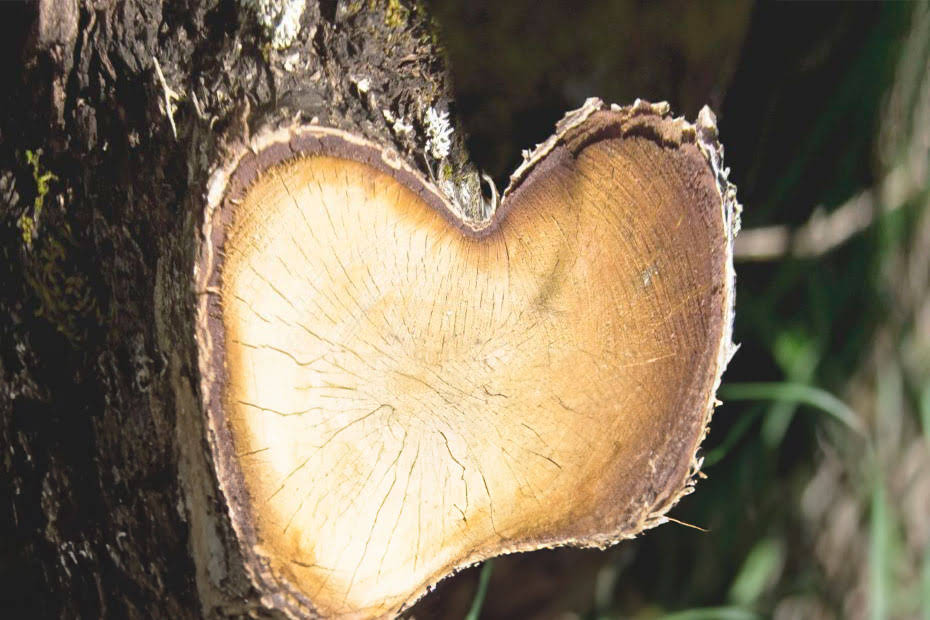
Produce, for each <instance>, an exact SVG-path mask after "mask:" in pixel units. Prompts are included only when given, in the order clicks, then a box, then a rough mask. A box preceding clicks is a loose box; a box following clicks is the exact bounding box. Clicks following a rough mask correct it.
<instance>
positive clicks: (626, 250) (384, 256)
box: [221, 139, 723, 617]
mask: <svg viewBox="0 0 930 620" xmlns="http://www.w3.org/2000/svg"><path fill="white" fill-rule="evenodd" d="M662 155H663V153H662V149H661V148H660V147H659V146H657V145H656V144H655V143H654V142H652V141H649V140H635V139H628V140H624V141H619V140H618V141H604V142H602V143H599V144H597V145H595V146H593V147H590V148H587V149H586V150H585V151H583V153H582V154H581V156H580V158H579V160H578V161H577V162H576V164H575V165H573V166H571V167H570V166H561V167H557V168H555V169H554V170H553V171H552V173H551V174H549V176H548V177H547V178H545V179H543V180H541V181H540V182H538V183H534V184H532V185H531V186H529V187H527V189H526V191H525V192H524V194H523V195H522V196H521V197H520V198H519V200H518V201H517V202H516V203H515V206H514V208H513V209H512V211H511V212H510V213H509V214H508V215H507V216H506V217H505V218H504V219H503V221H502V223H501V225H500V227H499V229H497V230H495V231H494V232H492V233H491V234H490V235H488V236H486V237H484V238H480V239H476V238H473V237H469V236H466V235H464V234H463V233H462V232H460V230H459V229H457V228H456V227H454V226H453V225H451V224H450V223H449V222H447V221H446V220H445V219H444V218H443V217H442V216H441V215H439V214H438V213H437V212H435V211H434V210H433V209H431V208H430V207H428V206H427V205H426V204H425V203H424V202H423V201H421V200H420V199H418V198H417V197H416V196H415V195H414V194H413V193H412V192H411V191H410V190H408V189H407V188H405V187H404V186H402V185H401V184H399V183H398V182H397V181H396V180H395V179H393V178H392V177H390V176H389V175H387V174H385V173H383V172H380V171H378V170H375V169H373V168H371V167H369V166H366V165H364V164H360V163H355V162H351V161H347V160H342V159H334V158H326V157H312V158H303V159H299V160H297V161H294V162H290V163H287V164H284V165H281V166H278V167H276V168H274V169H272V170H270V171H266V172H265V173H264V174H263V175H262V176H261V178H260V179H259V180H258V181H257V182H256V183H255V185H254V186H253V187H252V188H251V189H250V190H249V191H248V192H247V194H246V196H245V199H244V201H243V203H242V204H241V205H240V206H239V207H237V208H236V216H235V219H234V222H233V224H232V225H231V226H230V227H229V229H228V231H227V241H226V244H225V259H224V260H225V263H224V267H223V272H222V287H221V296H222V304H223V325H224V328H225V336H226V363H227V371H228V378H227V385H226V394H225V398H226V409H227V412H228V418H229V422H230V426H231V430H232V434H233V438H234V443H235V449H236V451H237V454H238V455H239V459H240V462H241V467H242V473H243V478H244V481H245V486H246V489H247V491H248V493H249V494H250V505H251V510H252V515H251V517H252V520H253V522H254V525H255V529H256V536H257V539H258V549H257V551H258V552H259V553H260V554H261V555H262V556H264V557H266V558H267V559H268V561H269V562H270V566H271V569H272V571H273V572H274V574H276V575H277V576H278V577H279V578H280V579H283V580H286V581H288V582H289V583H291V584H293V585H294V586H295V587H297V588H298V589H299V590H300V591H302V592H304V593H305V594H306V595H307V596H308V597H309V598H310V600H312V601H313V604H314V605H315V606H316V607H317V609H318V610H319V611H320V612H322V613H324V614H330V615H343V616H346V617H349V616H352V617H354V616H377V615H381V614H385V613H390V612H392V611H394V610H396V609H398V608H399V607H401V606H402V605H403V604H404V603H406V602H407V601H409V600H410V599H411V597H412V596H414V595H415V594H418V593H419V592H420V591H421V590H422V589H423V588H424V587H425V586H426V585H427V584H430V583H433V582H435V581H436V580H438V579H439V578H441V577H442V576H444V575H446V574H448V573H449V572H450V571H451V570H452V569H453V568H454V567H456V566H461V565H462V564H464V563H466V562H473V561H478V560H480V559H483V558H485V557H488V556H491V555H496V554H498V553H500V552H505V551H510V550H517V549H526V548H532V547H535V546H541V545H546V544H557V543H564V542H570V541H572V540H580V541H582V542H588V543H592V542H598V541H601V542H606V541H607V540H608V539H609V538H610V536H611V535H614V534H620V533H622V532H625V531H631V529H632V528H633V526H634V525H635V524H634V523H627V522H626V520H630V519H635V518H641V516H640V517H637V515H639V512H638V511H639V510H640V508H642V509H643V510H645V509H646V508H648V505H649V503H650V502H656V501H657V498H658V497H659V496H661V495H662V493H668V492H669V491H668V489H667V488H666V487H667V486H668V485H669V484H672V482H674V484H675V485H679V484H680V482H681V479H683V476H684V475H685V474H686V470H684V469H682V468H683V467H686V466H687V460H688V459H690V455H687V458H686V459H683V458H682V456H681V453H682V452H683V451H684V450H691V451H692V452H693V450H694V447H695V445H696V441H697V440H698V439H699V437H698V435H699V434H700V431H701V428H702V425H703V420H704V415H705V414H704V411H703V408H704V406H705V405H704V403H703V402H702V403H700V404H698V405H695V402H696V401H697V400H698V399H700V398H703V399H705V401H706V399H707V397H708V392H709V390H710V389H712V383H713V379H714V377H713V376H712V375H713V374H714V369H715V363H716V355H717V352H718V342H717V341H715V340H714V333H712V332H714V330H715V329H716V331H717V334H716V339H717V340H719V337H720V336H719V328H716V327H713V326H711V327H710V328H707V325H708V323H709V322H713V321H716V320H717V319H718V318H720V317H722V312H723V310H722V309H721V308H720V307H719V306H720V302H719V299H717V298H716V297H715V295H717V294H718V293H719V289H720V282H719V278H718V281H717V282H715V281H714V280H713V279H712V277H710V276H712V275H713V273H712V272H715V271H716V270H719V269H721V268H722V264H723V258H722V256H723V254H722V249H721V248H720V247H719V241H718V246H714V243H712V241H717V238H718V237H719V238H722V232H721V231H722V230H723V227H722V224H721V222H720V221H719V217H718V218H717V221H710V220H708V221H701V220H702V219H704V220H706V219H707V218H708V215H707V212H706V211H698V210H692V211H689V209H692V206H691V205H689V204H686V199H687V197H688V196H689V192H691V191H692V188H690V187H689V186H688V185H687V183H688V182H689V181H688V179H685V178H682V176H681V175H676V174H675V173H674V171H672V172H671V173H669V174H664V175H663V174H656V172H655V170H656V168H655V165H654V160H655V159H656V158H659V157H661V156H662ZM718 215H719V214H718ZM711 219H713V218H711ZM708 274H710V275H708ZM715 291H716V292H715ZM715 304H716V305H715ZM708 313H710V314H711V315H712V317H713V321H712V320H711V319H709V318H708ZM717 315H720V317H718V316H717ZM696 326H697V328H696ZM692 401H694V402H692ZM684 410H687V411H684ZM698 410H700V411H698ZM684 414H686V416H687V419H682V418H683V416H684ZM687 433H690V435H687ZM673 456H674V458H673ZM650 476H651V477H650ZM673 478H674V480H673V481H672V479H673ZM670 481H671V482H670ZM630 494H632V496H629V497H627V495H630ZM622 501H626V502H629V503H631V504H632V505H633V508H632V509H631V508H629V507H626V506H621V505H620V504H621V502H622ZM640 512H641V511H640ZM599 533H600V534H601V535H602V537H601V538H597V535H598V534H599Z"/></svg>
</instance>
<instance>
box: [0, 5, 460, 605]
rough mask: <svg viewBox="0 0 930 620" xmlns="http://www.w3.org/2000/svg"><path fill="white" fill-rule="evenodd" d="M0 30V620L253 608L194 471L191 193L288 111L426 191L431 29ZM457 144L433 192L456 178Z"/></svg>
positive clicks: (173, 13)
mask: <svg viewBox="0 0 930 620" xmlns="http://www.w3.org/2000/svg"><path fill="white" fill-rule="evenodd" d="M375 4H378V6H372V5H375ZM3 17H4V25H3V29H4V30H5V31H6V32H5V35H6V36H5V37H4V39H3V43H2V45H3V46H4V55H3V58H5V59H7V60H6V61H5V63H4V64H3V66H2V70H3V72H4V73H3V77H4V80H3V85H4V89H3V90H4V95H3V98H2V102H3V103H2V106H3V107H2V114H0V144H2V148H0V252H2V253H3V254H2V260H0V283H2V286H0V356H2V357H0V447H2V449H3V460H2V464H3V475H2V476H0V497H3V498H9V499H8V501H9V504H8V505H7V507H6V508H5V509H4V510H2V513H3V514H4V515H8V516H9V523H8V524H7V527H4V529H3V531H2V536H0V540H2V542H0V545H2V546H0V562H2V564H0V583H3V584H4V585H3V588H2V589H4V590H6V592H5V593H2V594H0V607H5V608H6V609H8V610H12V611H13V614H12V615H14V616H27V615H28V616H30V617H40V616H41V617H55V616H58V617H104V616H108V617H166V618H183V617H195V616H211V617H213V616H220V617H224V616H229V615H239V614H252V615H263V614H265V613H270V612H269V611H268V610H267V609H266V608H265V606H264V605H263V604H262V602H261V601H260V600H259V596H258V594H257V593H256V592H254V591H253V590H252V589H251V586H250V582H249V580H248V579H247V578H246V575H245V573H244V572H243V566H242V561H241V558H240V557H239V555H238V551H237V550H236V545H235V542H234V540H233V536H232V534H231V530H230V526H229V523H228V522H227V519H226V517H225V516H224V515H225V511H224V510H223V506H222V505H221V502H222V499H221V498H220V496H219V495H218V492H217V486H216V480H215V477H214V475H213V474H212V473H211V471H212V470H211V468H210V465H209V462H208V461H209V456H208V454H209V452H208V450H207V447H206V440H205V436H206V435H205V429H204V417H203V414H202V409H201V406H200V400H199V394H198V389H199V388H198V387H197V386H198V383H197V361H196V358H197V353H196V349H195V343H194V338H193V337H192V334H193V332H194V327H193V322H194V308H195V306H196V295H197V294H198V292H197V291H195V290H194V289H193V287H192V286H191V282H192V274H193V271H194V247H195V238H196V235H197V231H199V230H200V227H201V225H202V221H203V206H204V200H205V192H206V181H207V178H208V175H209V173H210V172H211V170H212V169H213V168H214V167H216V166H217V165H218V164H219V162H220V161H221V160H222V158H223V155H224V154H225V153H227V152H229V150H230V149H232V148H234V147H235V146H236V145H238V144H242V143H244V142H245V141H247V139H248V136H249V135H250V132H253V131H256V130H258V129H260V128H262V127H266V126H273V125H275V124H277V123H280V122H285V121H291V120H293V119H294V118H295V117H298V116H300V117H302V118H303V119H304V120H305V121H308V120H310V119H314V118H315V119H318V121H319V122H320V123H321V124H325V125H328V126H332V127H337V128H341V129H344V130H347V131H351V132H353V133H355V134H358V135H361V136H364V137H366V138H367V139H369V140H371V141H372V142H376V143H378V144H381V145H384V146H386V147H391V148H394V149H395V150H396V151H397V152H398V153H399V154H401V156H402V157H403V158H404V159H406V160H407V162H408V163H409V165H411V166H416V167H418V168H419V169H420V170H422V171H423V172H424V174H427V173H430V174H431V173H432V171H431V170H430V164H429V163H428V161H427V160H428V156H426V155H424V153H425V151H426V144H427V139H428V135H427V123H426V118H427V116H426V115H427V113H428V111H429V110H431V109H433V110H439V111H440V112H442V111H444V110H445V109H446V108H447V107H448V102H449V94H450V89H449V85H448V82H447V78H446V73H445V69H444V67H443V63H442V62H441V61H440V60H439V58H440V56H439V54H438V50H437V48H436V44H435V38H434V34H433V27H432V25H431V24H430V22H429V20H428V18H427V17H426V16H425V15H424V14H423V13H422V11H421V10H420V9H419V8H417V7H412V6H408V5H406V4H403V3H401V2H397V1H394V0H392V1H391V2H387V3H385V4H384V5H383V6H382V5H380V3H368V2H357V3H349V2H334V1H323V0H321V1H320V2H316V1H314V0H310V1H308V2H306V3H304V2H302V1H296V2H295V1H293V0H291V1H287V0H279V1H277V2H245V1H243V2H239V3H236V2H232V1H225V0H202V1H200V0H187V1H181V0H120V1H118V2H117V1H107V0H97V1H93V0H59V1H55V0H47V1H42V2H38V3H33V4H21V5H20V4H17V5H13V6H10V5H9V4H7V5H5V6H4V7H3ZM460 134H461V132H454V133H453V143H452V147H451V148H452V151H451V155H450V157H449V159H448V161H450V162H451V167H449V168H447V169H446V171H445V173H446V174H451V175H455V176H456V177H457V178H459V179H462V178H463V177H464V178H468V177H473V178H474V179H477V177H476V176H475V175H474V173H473V172H472V171H471V170H470V169H469V168H467V165H466V164H464V163H463V162H464V160H465V158H464V149H463V146H462V143H461V140H460V139H459V137H458V136H459V135H460ZM200 293H202V292H200Z"/></svg>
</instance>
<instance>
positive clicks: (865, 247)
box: [407, 0, 930, 620]
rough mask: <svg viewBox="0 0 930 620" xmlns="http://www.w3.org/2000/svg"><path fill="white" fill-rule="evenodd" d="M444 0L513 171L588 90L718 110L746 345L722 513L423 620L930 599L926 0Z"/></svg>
mask: <svg viewBox="0 0 930 620" xmlns="http://www.w3.org/2000/svg"><path fill="white" fill-rule="evenodd" d="M427 4H428V5H429V8H430V10H431V11H432V13H433V14H434V16H435V18H436V20H437V22H438V24H439V27H440V30H441V32H442V36H443V41H444V43H445V46H446V48H447V53H448V58H449V61H450V63H451V66H452V71H453V75H454V79H455V84H456V101H455V103H454V104H453V109H454V111H455V113H456V114H457V115H458V116H459V117H460V118H461V119H462V121H463V123H464V125H465V127H466V129H467V131H468V132H469V135H470V138H469V147H470V149H471V151H472V154H473V156H474V159H475V161H476V162H477V164H478V165H479V166H480V167H481V168H483V169H485V170H487V171H488V172H489V173H491V174H492V175H494V176H495V177H496V178H497V179H498V182H499V184H502V181H504V180H505V179H506V177H507V175H508V174H509V171H510V170H512V169H513V168H514V167H515V166H516V165H517V164H518V163H519V161H520V150H521V149H523V148H528V147H530V146H532V145H533V144H535V143H537V142H540V141H542V140H543V139H545V138H546V137H547V136H548V135H549V134H550V133H551V131H552V128H553V125H554V123H555V121H557V120H558V119H559V118H560V117H561V115H562V114H563V113H564V112H565V111H566V110H568V109H572V108H575V107H578V106H579V105H580V104H581V103H582V102H583V100H584V99H585V98H586V97H588V96H595V95H596V96H599V97H601V98H603V99H604V100H606V101H610V102H616V103H629V102H632V100H633V99H635V98H636V97H641V98H644V99H649V100H667V101H668V102H669V103H670V104H671V105H672V109H673V110H674V111H675V112H676V113H679V114H684V115H685V116H686V117H688V118H689V119H692V120H693V119H694V118H695V116H696V114H697V112H698V110H699V109H700V107H701V106H702V105H704V104H705V103H707V104H709V105H710V106H711V107H712V108H713V109H714V110H715V111H716V112H717V114H718V121H719V125H720V130H721V137H722V141H723V143H724V145H725V146H726V149H727V150H726V161H727V164H728V165H729V166H730V167H731V168H732V174H731V180H733V181H734V182H735V183H736V185H737V186H738V188H739V198H740V201H741V202H742V203H743V205H744V213H743V233H742V234H741V237H740V239H739V245H738V247H737V261H738V262H737V266H736V267H737V277H738V281H737V314H736V332H735V340H736V342H738V343H739V344H740V345H741V348H740V350H739V352H738V353H737V355H736V357H735V358H734V360H733V362H732V363H731V365H730V367H729V370H728V371H727V373H726V375H725V377H724V386H723V388H722V390H721V395H720V396H721V398H722V399H723V400H724V401H725V404H724V405H723V406H722V407H720V408H719V409H718V410H717V412H716V414H715V416H714V420H713V423H712V425H711V432H710V435H709V436H708V438H707V440H706V442H705V444H704V449H703V454H704V456H705V464H704V469H703V471H704V473H705V474H706V475H707V479H706V480H704V481H702V482H701V483H700V484H699V485H698V487H697V491H696V492H695V493H694V494H693V495H691V496H689V497H687V498H685V499H684V500H683V501H682V502H681V503H680V504H679V505H678V506H677V507H676V508H675V509H673V511H672V512H671V515H670V516H672V517H674V518H675V519H678V520H680V521H682V522H686V523H688V524H693V525H695V526H699V527H700V528H703V529H705V530H706V531H700V530H698V529H693V528H690V527H684V526H682V525H678V524H676V523H669V524H667V525H664V526H662V527H660V528H657V529H655V530H652V531H648V532H645V533H644V534H643V535H641V536H640V537H639V538H638V539H636V540H633V541H629V542H625V543H623V544H620V545H618V546H617V547H615V548H613V549H610V550H608V551H606V552H600V551H590V550H588V551H586V550H571V549H562V550H554V551H544V552H537V553H533V554H526V555H518V556H510V557H505V558H498V559H497V560H495V561H494V562H493V564H488V565H485V567H483V568H481V567H476V568H473V569H470V570H468V571H465V572H463V573H462V574H460V575H458V576H456V577H454V578H453V579H450V580H447V581H446V582H444V583H443V584H441V585H440V586H439V588H438V589H437V591H436V592H434V593H433V594H431V595H430V596H428V597H427V598H426V599H424V601H422V602H421V603H420V604H418V605H417V606H416V607H415V608H413V609H412V610H411V611H410V612H409V613H408V614H407V615H408V617H416V618H445V617H448V618H461V617H463V616H465V615H466V614H468V613H471V614H472V616H471V617H474V618H477V617H481V618H566V619H568V618H583V619H600V618H604V619H607V618H662V617H665V618H674V619H676V620H682V619H698V618H730V619H743V618H779V619H787V618H874V619H878V618H924V619H930V5H928V2H925V1H924V2H889V3H883V4H865V3H858V2H837V3H807V2H780V3H768V2H763V3H755V4H754V3H748V2H713V3H710V2H669V1H653V2H645V1H619V0H614V1H606V0H602V1H592V2H565V1H556V0H538V1H530V0H508V1H506V2H490V1H487V0H472V1H470V2H462V1H460V0H455V1H453V0H435V1H433V2H428V3H427ZM482 584H483V585H482Z"/></svg>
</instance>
